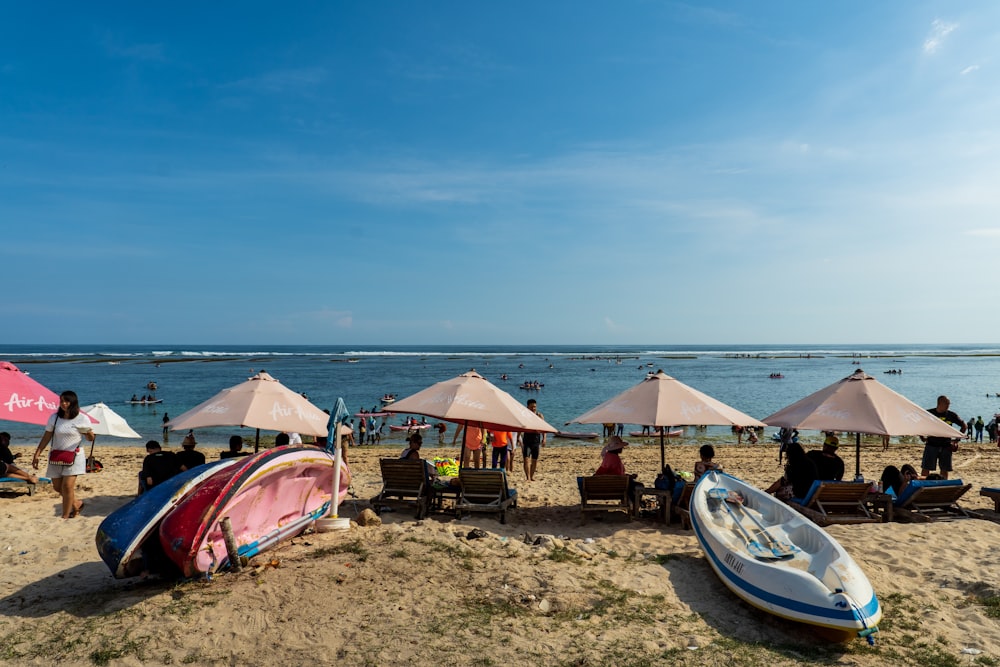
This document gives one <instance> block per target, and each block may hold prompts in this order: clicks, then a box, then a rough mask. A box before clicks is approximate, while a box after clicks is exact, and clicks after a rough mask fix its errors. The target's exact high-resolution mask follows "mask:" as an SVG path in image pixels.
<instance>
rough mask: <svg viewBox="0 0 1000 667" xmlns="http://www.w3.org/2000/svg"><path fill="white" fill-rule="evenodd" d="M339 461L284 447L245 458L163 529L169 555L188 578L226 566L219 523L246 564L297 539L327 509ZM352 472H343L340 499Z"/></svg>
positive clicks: (166, 520)
mask: <svg viewBox="0 0 1000 667" xmlns="http://www.w3.org/2000/svg"><path fill="white" fill-rule="evenodd" d="M333 464H334V457H333V455H332V454H329V453H327V452H325V451H322V450H320V449H317V448H315V447H300V446H285V447H275V448H273V449H269V450H265V451H263V452H260V453H259V454H255V455H253V456H249V457H246V458H245V459H242V460H241V462H240V463H239V464H238V465H236V466H233V467H231V468H227V469H225V470H221V471H219V472H218V473H216V474H215V475H213V476H211V477H209V478H208V479H206V480H205V481H204V482H202V483H201V484H200V485H199V486H198V488H197V489H195V491H194V492H193V493H191V494H190V495H189V496H188V497H187V498H185V499H184V500H183V501H182V502H181V503H180V504H178V506H177V507H176V508H175V509H174V510H173V511H172V512H170V513H169V514H168V515H167V516H166V517H165V518H164V519H163V521H162V523H161V524H160V544H161V546H162V547H163V551H164V553H165V554H166V555H167V557H168V558H170V560H171V561H173V563H174V564H175V565H176V566H177V567H178V569H179V570H180V571H181V573H182V574H183V575H184V576H186V577H197V576H202V575H206V574H211V573H212V572H214V571H216V570H217V569H219V568H221V567H224V566H226V565H228V562H229V556H228V552H227V551H226V546H225V541H224V538H223V534H222V527H221V522H222V519H224V518H228V519H229V520H230V523H231V525H232V530H233V535H234V537H235V542H236V546H237V553H239V555H240V556H246V557H247V558H250V557H253V556H255V555H257V554H258V553H260V552H262V551H264V550H266V549H268V548H270V547H272V546H274V545H275V544H277V543H279V542H280V541H282V540H285V539H288V538H291V537H294V536H295V535H298V534H299V533H301V532H302V531H303V530H305V529H306V528H307V527H308V526H309V525H310V524H312V522H313V521H315V520H316V519H318V518H320V517H322V516H323V515H324V514H325V513H326V512H327V510H328V509H329V506H330V499H331V498H332V495H333V491H332V486H333V474H332V472H333ZM349 484H350V472H349V470H348V468H347V466H346V464H341V469H340V499H341V500H342V499H343V498H344V496H345V495H346V493H347V487H348V485H349Z"/></svg>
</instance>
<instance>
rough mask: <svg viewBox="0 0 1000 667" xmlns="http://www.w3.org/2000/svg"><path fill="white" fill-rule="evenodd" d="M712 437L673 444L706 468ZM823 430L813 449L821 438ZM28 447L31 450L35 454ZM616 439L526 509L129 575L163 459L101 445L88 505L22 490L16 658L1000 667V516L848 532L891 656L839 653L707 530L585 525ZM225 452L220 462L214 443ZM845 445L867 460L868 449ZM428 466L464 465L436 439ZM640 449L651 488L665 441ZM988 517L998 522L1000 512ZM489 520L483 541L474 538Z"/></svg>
mask: <svg viewBox="0 0 1000 667" xmlns="http://www.w3.org/2000/svg"><path fill="white" fill-rule="evenodd" d="M696 445H697V441H696V439H694V438H690V439H687V440H685V441H684V443H683V444H670V445H668V462H669V463H671V464H672V465H673V466H674V467H675V468H677V469H678V470H690V469H691V468H692V467H693V465H694V462H695V460H696V458H697V456H696V453H697V446H696ZM813 446H818V441H817V442H814V443H811V444H807V449H809V448H811V447H813ZM12 449H13V450H14V451H15V452H22V454H23V456H22V458H21V459H20V460H21V461H23V460H25V457H30V451H31V449H30V447H28V446H17V445H15V446H14V447H13V448H12ZM716 449H717V456H716V460H717V461H718V462H720V463H722V464H723V465H724V466H725V469H726V470H727V471H728V472H731V473H733V474H735V475H737V476H739V477H742V478H744V479H746V480H748V481H750V482H752V483H754V484H756V485H758V486H766V485H768V484H770V482H772V481H773V480H774V479H776V478H777V477H778V476H779V475H780V473H781V469H780V468H779V466H778V463H777V460H776V453H777V449H776V447H775V446H774V445H773V444H770V443H769V444H766V445H765V444H760V445H755V446H748V445H742V446H736V445H735V444H733V445H729V446H717V447H716ZM599 450H600V446H599V445H597V444H594V445H590V446H579V447H575V446H568V447H547V448H545V449H543V450H542V457H541V460H540V462H539V472H538V474H537V479H536V481H535V482H533V483H531V484H528V483H526V482H524V481H523V480H524V475H523V473H522V472H521V470H520V457H518V461H517V466H518V467H517V468H516V471H515V473H514V474H513V475H512V477H511V479H512V483H513V485H514V486H516V487H517V488H518V489H519V493H520V501H519V507H518V509H516V510H514V511H512V512H510V513H509V515H508V521H507V524H506V525H501V524H500V523H499V522H498V521H497V520H496V518H495V517H494V516H489V515H473V516H471V517H469V516H467V517H464V518H463V519H461V520H456V519H454V517H453V516H451V515H450V514H441V515H432V516H431V517H430V518H428V519H426V520H423V521H415V520H414V517H413V515H412V513H410V512H407V511H397V512H391V513H384V514H383V515H382V520H383V523H382V525H378V526H368V527H360V526H358V525H356V524H352V527H351V529H350V530H349V531H342V532H336V533H308V534H304V535H302V536H300V537H297V538H295V539H293V540H291V541H289V542H286V543H284V544H282V545H281V546H279V547H278V548H277V549H275V550H272V551H270V552H267V553H265V554H263V555H261V556H259V557H257V558H256V559H254V561H252V564H251V567H250V568H249V569H248V570H246V571H244V572H242V573H239V574H219V575H217V576H215V577H214V578H213V579H212V580H211V581H209V582H205V581H197V582H180V583H176V582H164V581H158V580H147V581H143V580H139V579H131V580H115V579H113V578H112V577H111V575H110V573H109V571H108V569H107V567H106V566H105V565H104V564H103V563H102V562H101V561H100V559H99V557H98V555H97V552H96V550H95V547H94V536H95V533H96V531H97V527H98V525H99V524H100V522H101V521H102V520H103V519H104V517H105V516H107V515H108V514H109V513H111V512H112V511H114V510H115V509H116V508H118V507H120V506H121V505H123V504H124V503H125V502H127V501H128V500H129V499H130V498H131V497H132V494H134V492H135V474H136V471H137V470H138V469H139V467H140V464H141V460H142V456H143V454H144V452H143V450H142V449H140V448H131V447H130V448H125V447H111V446H106V445H105V446H102V447H101V448H100V452H98V458H100V459H101V460H102V462H103V463H104V465H105V470H104V471H103V472H100V473H97V474H91V475H87V476H85V477H83V478H81V480H80V483H79V489H80V497H82V498H83V500H84V501H85V502H86V506H85V508H84V510H83V513H82V516H81V517H79V518H76V519H71V520H62V519H60V518H59V515H58V496H57V495H56V494H55V493H54V492H53V491H52V489H51V488H50V487H46V486H41V487H40V488H39V491H38V492H37V493H36V494H35V495H34V496H32V497H28V496H27V495H26V494H23V493H22V494H18V493H3V494H2V497H0V503H2V511H0V525H2V534H3V542H2V544H0V554H2V564H3V567H2V574H0V582H2V599H0V660H2V661H3V662H4V663H5V664H11V665H48V664H52V663H59V664H62V665H161V664H163V665H166V664H196V665H249V664H283V665H298V664H307V663H308V664H320V665H333V664H343V665H390V664H414V665H436V664H454V665H508V664H514V662H515V661H518V662H523V661H527V663H528V664H538V665H588V666H589V665H609V666H610V665H660V664H682V665H722V664H725V665H763V664H767V665H798V664H815V663H823V664H837V665H864V666H872V667H876V666H877V667H883V666H885V665H902V664H914V665H916V664H924V665H929V664H933V665H965V664H982V665H996V664H1000V591H998V584H997V577H996V575H997V572H998V571H1000V549H998V547H1000V524H998V523H994V522H992V521H987V520H980V519H959V520H954V521H948V522H937V523H932V524H902V523H893V524H865V525H854V526H832V527H830V528H828V531H829V532H830V534H832V535H833V536H835V537H836V538H837V539H838V540H839V541H840V542H841V543H842V544H843V545H844V546H845V547H846V548H847V550H848V551H849V552H850V553H851V554H852V556H853V557H854V558H855V560H856V561H857V562H858V563H859V565H860V566H861V567H862V568H863V569H864V571H865V572H866V573H867V575H868V577H869V579H870V580H871V582H872V584H873V585H874V587H875V590H876V592H877V594H878V596H879V598H880V600H881V602H882V605H883V608H884V610H885V616H884V619H883V621H882V623H881V632H880V633H879V634H878V635H877V640H876V645H875V647H874V648H872V647H869V646H868V645H866V644H865V643H864V642H863V641H861V640H855V641H852V642H850V643H847V644H829V643H826V642H824V641H822V640H820V639H819V638H818V637H817V636H816V633H815V632H814V631H813V630H811V629H810V628H808V627H805V626H801V625H796V624H793V623H789V622H786V621H782V620H780V619H777V618H775V617H771V616H769V615H767V614H764V613H762V612H759V611H758V610H756V609H754V608H752V607H750V606H748V605H746V604H745V603H743V602H741V601H740V600H738V599H737V598H736V597H735V596H733V595H732V594H731V593H730V592H729V590H728V589H726V588H725V587H724V586H723V585H722V583H721V582H720V581H719V580H718V578H717V577H716V576H715V574H714V572H713V571H712V570H711V569H710V567H709V565H708V563H707V562H706V560H705V558H704V556H703V554H702V552H701V549H700V548H699V546H698V544H697V541H696V540H695V538H694V536H693V534H692V533H691V532H690V531H685V530H682V529H681V527H680V526H679V524H676V523H675V524H673V525H670V526H664V525H663V524H660V523H656V522H655V521H654V520H653V519H652V518H640V519H638V520H636V521H632V522H629V521H627V520H626V518H625V517H624V515H622V514H620V513H618V514H608V515H607V516H606V517H599V518H591V519H588V520H586V521H582V520H581V515H580V511H579V495H578V493H577V491H576V485H575V477H576V476H577V475H581V474H589V473H590V472H592V471H593V470H594V469H595V468H596V467H597V465H598V453H599ZM920 452H921V445H920V444H919V443H912V444H902V443H897V442H895V441H894V442H893V443H892V444H891V446H890V449H889V450H888V451H885V452H883V451H882V448H881V446H880V445H876V444H875V443H874V442H872V443H870V444H866V446H865V447H864V448H863V451H862V470H863V472H864V473H865V474H866V476H867V477H868V478H872V477H877V475H878V474H879V473H880V472H881V470H882V468H883V467H884V466H885V465H886V464H889V463H892V464H895V465H897V466H898V465H900V464H902V463H906V462H909V463H914V464H918V463H919V457H920ZM208 453H209V456H210V457H212V456H215V455H217V454H216V452H215V451H214V450H208ZM840 453H841V456H842V457H843V458H844V459H845V461H846V462H847V468H848V470H849V471H853V466H854V459H853V454H854V449H853V446H848V445H844V446H842V447H841V449H840ZM424 454H425V456H427V457H432V456H435V455H439V454H443V455H452V456H454V455H455V454H456V452H455V451H454V450H452V449H451V448H446V447H442V448H438V447H435V446H425V451H424ZM397 455H398V448H395V447H393V448H388V447H359V448H354V449H352V450H351V451H350V463H351V468H352V472H353V475H354V479H353V483H352V486H351V489H350V495H349V497H348V501H347V502H346V504H345V506H344V507H343V510H342V512H341V514H342V515H343V516H349V517H351V518H355V517H356V516H357V515H358V514H359V513H360V512H361V511H363V510H364V509H365V508H366V507H368V503H367V500H368V499H369V498H371V497H372V496H373V495H375V494H376V493H377V492H378V491H379V489H380V488H381V478H380V475H379V470H378V459H379V458H380V457H385V456H393V457H394V456H397ZM623 459H624V461H625V464H626V467H627V469H628V471H629V472H635V473H638V474H639V478H640V480H641V481H644V482H646V483H647V484H649V485H651V483H652V479H653V477H654V475H655V472H656V470H657V468H658V465H659V446H658V444H654V443H652V442H650V443H647V444H638V443H637V444H633V445H632V446H630V447H628V448H627V449H626V450H625V452H624V454H623ZM955 465H956V472H955V475H954V476H956V477H961V478H962V479H963V480H965V481H966V482H970V483H972V484H973V489H972V491H971V492H970V493H969V494H968V495H967V496H966V497H965V499H964V501H963V503H962V504H963V506H965V507H967V508H970V509H977V510H992V506H993V505H992V501H989V500H988V499H986V498H983V497H980V496H979V495H978V492H979V489H980V488H981V487H982V486H984V485H986V486H990V485H992V486H996V485H1000V450H998V449H997V447H996V445H993V444H990V443H984V444H968V443H965V444H963V446H962V449H961V451H960V452H959V453H958V454H957V455H956V459H955ZM984 515H986V516H992V517H996V515H994V514H993V513H992V512H991V511H985V512H984ZM474 529H480V531H481V532H482V534H483V535H484V536H482V537H478V538H477V537H473V536H470V533H471V531H473V530H474Z"/></svg>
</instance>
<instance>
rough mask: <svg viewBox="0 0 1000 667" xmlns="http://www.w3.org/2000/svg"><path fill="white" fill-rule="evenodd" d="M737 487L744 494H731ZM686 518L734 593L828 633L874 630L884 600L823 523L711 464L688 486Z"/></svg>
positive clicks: (860, 633)
mask: <svg viewBox="0 0 1000 667" xmlns="http://www.w3.org/2000/svg"><path fill="white" fill-rule="evenodd" d="M735 494H739V496H741V497H742V498H743V502H742V503H739V502H732V501H729V500H724V498H727V497H728V498H730V499H732V498H733V497H734V495H735ZM690 511H691V526H692V528H693V529H694V532H695V536H696V537H697V538H698V542H699V543H700V544H701V548H702V549H704V551H705V556H706V557H707V558H708V562H709V563H710V564H711V566H712V569H713V570H715V573H716V574H717V575H718V576H719V578H720V579H721V580H722V583H724V584H725V585H726V586H727V587H728V588H729V589H730V590H731V591H732V592H733V593H735V594H736V595H737V596H739V597H740V598H742V599H743V600H745V601H746V602H748V603H749V604H751V605H753V606H754V607H757V608H758V609H762V610H764V611H767V612H769V613H771V614H774V615H776V616H780V617H782V618H787V619H790V620H793V621H798V622H800V623H807V624H809V625H814V626H818V627H821V628H826V629H828V630H830V631H833V632H831V633H828V634H830V635H831V638H835V639H840V640H844V639H850V638H851V637H854V636H861V637H867V638H868V641H869V642H872V638H871V634H872V633H873V632H877V631H878V628H877V626H878V622H879V620H880V619H881V618H882V608H881V606H880V605H879V601H878V598H876V597H875V591H874V590H873V589H872V585H871V583H870V582H869V581H868V577H866V576H865V573H864V572H863V571H862V570H861V568H860V567H858V564H857V563H855V562H854V559H852V558H851V557H850V555H849V554H848V553H847V552H846V551H845V550H844V548H843V547H842V546H840V544H839V543H838V542H837V541H836V540H835V539H833V538H832V537H831V536H830V535H829V534H827V532H826V531H824V530H823V529H822V528H820V527H819V526H817V525H816V524H814V523H813V522H811V521H809V520H808V519H806V518H805V517H804V516H802V515H801V514H799V513H798V512H796V511H795V510H793V509H792V508H791V507H789V506H788V505H786V504H785V503H783V502H781V501H780V500H777V499H775V498H774V497H772V496H770V495H768V494H766V493H764V492H763V491H761V490H760V489H758V488H756V487H754V486H751V485H750V484H747V483H746V482H743V481H742V480H739V479H737V478H735V477H733V476H731V475H727V474H725V473H720V472H717V471H712V472H710V473H708V474H706V475H703V476H702V478H701V479H700V480H699V481H698V484H697V486H695V488H694V491H693V493H692V494H691V505H690Z"/></svg>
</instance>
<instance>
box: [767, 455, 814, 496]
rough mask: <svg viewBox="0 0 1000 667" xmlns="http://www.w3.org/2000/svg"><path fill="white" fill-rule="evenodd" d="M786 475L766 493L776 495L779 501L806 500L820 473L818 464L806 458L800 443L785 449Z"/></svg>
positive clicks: (768, 488)
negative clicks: (817, 468)
mask: <svg viewBox="0 0 1000 667" xmlns="http://www.w3.org/2000/svg"><path fill="white" fill-rule="evenodd" d="M785 458H787V459H788V463H786V464H785V474H784V475H783V476H782V477H781V478H780V479H778V480H777V481H775V482H774V484H772V485H771V486H769V487H767V489H766V493H771V494H774V497H775V498H777V499H779V500H785V501H787V500H791V499H792V498H805V497H806V494H807V493H809V489H810V488H811V487H812V484H813V482H815V481H816V479H817V477H818V475H819V473H818V471H817V470H816V464H815V463H813V462H812V460H810V458H809V457H808V456H806V452H805V450H804V449H802V445H800V444H799V443H798V441H794V442H790V443H788V445H787V446H786V447H785Z"/></svg>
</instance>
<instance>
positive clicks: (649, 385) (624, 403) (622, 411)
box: [567, 370, 764, 469]
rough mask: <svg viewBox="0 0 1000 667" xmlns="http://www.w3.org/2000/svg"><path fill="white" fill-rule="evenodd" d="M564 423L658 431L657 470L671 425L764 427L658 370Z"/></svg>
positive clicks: (761, 423)
mask: <svg viewBox="0 0 1000 667" xmlns="http://www.w3.org/2000/svg"><path fill="white" fill-rule="evenodd" d="M567 423H570V424H574V423H575V424H639V425H641V426H655V427H657V428H658V429H659V430H660V468H661V469H662V468H663V466H664V465H666V452H665V448H664V437H665V433H666V431H667V429H668V428H670V427H671V426H755V427H756V426H764V424H763V422H760V421H758V420H756V419H754V418H753V417H751V416H750V415H747V414H744V413H742V412H740V411H739V410H737V409H736V408H732V407H730V406H728V405H726V404H725V403H723V402H722V401H719V400H717V399H714V398H712V397H711V396H709V395H707V394H703V393H702V392H700V391H698V390H697V389H694V388H692V387H689V386H688V385H686V384H684V383H683V382H681V381H680V380H677V379H675V378H672V377H670V376H669V375H667V374H666V373H664V372H663V371H662V370H658V371H656V373H654V374H652V375H651V376H649V377H647V378H646V379H645V380H643V381H642V382H640V383H639V384H637V385H635V386H634V387H632V388H631V389H626V390H625V391H623V392H622V393H620V394H618V395H617V396H615V397H613V398H610V399H608V400H607V401H605V402H603V403H601V404H600V405H598V406H597V407H596V408H593V409H592V410H589V411H587V412H584V413H583V414H582V415H580V416H579V417H577V418H576V419H571V420H570V421H569V422H567Z"/></svg>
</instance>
